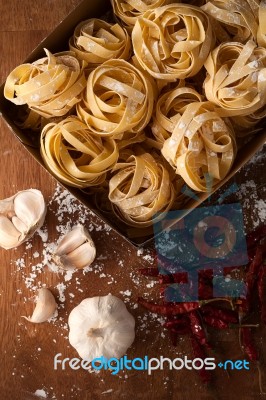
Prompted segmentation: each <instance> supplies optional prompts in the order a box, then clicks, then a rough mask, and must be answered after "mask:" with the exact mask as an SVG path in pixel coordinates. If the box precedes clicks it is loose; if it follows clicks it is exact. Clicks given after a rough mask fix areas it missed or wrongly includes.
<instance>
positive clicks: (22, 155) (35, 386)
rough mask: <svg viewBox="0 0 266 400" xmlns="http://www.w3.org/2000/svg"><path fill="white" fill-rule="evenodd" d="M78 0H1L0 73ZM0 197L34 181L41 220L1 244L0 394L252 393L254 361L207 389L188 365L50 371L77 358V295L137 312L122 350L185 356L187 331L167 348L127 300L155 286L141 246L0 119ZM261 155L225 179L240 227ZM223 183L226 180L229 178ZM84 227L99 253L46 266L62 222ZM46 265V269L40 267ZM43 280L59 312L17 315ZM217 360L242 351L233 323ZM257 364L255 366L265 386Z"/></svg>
mask: <svg viewBox="0 0 266 400" xmlns="http://www.w3.org/2000/svg"><path fill="white" fill-rule="evenodd" d="M79 2H80V0H35V1H32V0H23V1H20V0H10V1H5V0H0V5H1V7H0V50H1V57H2V59H1V71H0V78H1V79H0V80H1V81H4V79H5V77H6V76H7V74H8V72H10V71H11V70H12V69H13V68H14V67H15V66H16V65H18V64H19V63H21V62H22V61H23V59H24V58H25V57H26V56H27V54H28V53H29V52H30V51H31V50H32V49H33V48H34V47H35V46H36V45H37V44H38V43H39V42H40V41H41V40H42V39H43V38H44V37H45V36H46V35H47V34H48V33H49V32H50V31H51V30H52V29H53V27H55V26H56V25H57V24H58V23H59V21H61V20H62V19H63V18H64V17H65V16H66V15H67V13H69V12H70V11H71V10H72V9H73V8H74V7H75V6H76V5H77V4H78V3H79ZM0 123H1V130H0V137H1V145H0V155H1V168H0V181H1V182H2V184H1V186H0V198H6V197H9V196H11V195H12V194H14V193H15V192H17V191H19V190H23V189H26V188H38V189H40V190H42V192H43V194H44V196H45V199H46V201H47V203H49V206H48V214H47V218H46V223H45V226H44V227H43V228H42V230H41V231H40V232H39V234H38V233H37V234H36V235H35V236H34V238H33V239H32V240H30V241H29V242H28V243H26V244H23V245H22V246H20V247H19V248H18V249H15V250H10V251H5V250H2V249H0V260H1V263H0V266H1V268H0V312H1V318H0V344H1V368H0V399H1V400H27V399H35V398H38V396H40V397H39V398H41V396H43V397H45V398H47V399H66V400H69V399H80V400H85V399H88V400H89V399H92V400H97V399H100V398H103V399H105V398H106V399H110V400H111V399H128V400H129V399H132V398H135V399H154V400H163V399H165V400H166V399H173V400H174V399H175V400H188V399H191V398H198V399H204V400H209V399H226V400H231V399H232V400H233V399H241V400H244V399H258V398H262V397H263V398H264V396H260V395H259V390H258V372H257V368H256V365H252V366H251V369H250V370H249V371H230V376H228V374H226V372H224V371H222V370H217V371H215V383H214V385H213V387H212V388H206V387H204V386H203V385H202V384H201V382H200V380H199V378H198V375H197V373H196V372H195V371H194V372H191V371H185V370H182V371H168V369H167V368H165V370H163V371H154V373H153V374H152V375H150V376H148V374H147V372H141V371H122V372H120V373H119V374H118V375H111V374H110V371H101V372H100V373H99V374H96V373H94V372H93V371H91V372H86V371H73V370H71V369H70V368H67V369H66V370H63V371H62V370H57V371H55V370H54V368H53V359H54V356H55V355H56V354H57V353H62V356H63V357H70V358H72V357H76V356H77V353H76V352H75V350H74V349H73V348H72V347H71V346H70V345H69V342H68V329H67V317H68V314H69V312H70V311H71V309H72V308H73V307H74V306H76V305H77V304H78V303H79V302H80V301H81V300H82V299H84V298H86V297H90V296H95V295H106V294H108V293H110V292H111V293H112V294H114V295H117V296H119V297H120V298H122V299H123V300H124V301H126V304H127V305H128V308H129V310H130V311H131V312H132V314H133V315H134V316H135V317H136V325H137V329H136V332H137V335H136V340H135V342H134V345H133V346H132V347H131V348H130V349H129V352H128V356H129V357H130V358H134V357H143V356H145V355H148V356H149V357H159V356H160V355H162V356H164V357H170V358H172V359H173V358H175V357H176V356H177V355H180V356H184V355H186V354H187V355H188V356H190V355H191V348H190V344H189V341H188V340H187V339H182V340H181V341H180V343H179V344H178V346H177V347H176V348H174V347H172V345H171V343H170V341H169V338H168V337H167V336H166V335H165V332H164V331H163V329H162V327H161V323H160V320H159V319H158V318H156V317H151V316H150V315H148V314H147V313H146V312H144V311H143V310H142V309H140V308H137V307H136V305H135V304H136V298H137V296H138V295H142V294H143V293H145V294H147V296H150V297H152V296H153V295H155V294H156V293H157V292H156V290H157V289H156V285H154V287H152V286H153V285H152V284H151V285H149V281H147V279H144V278H140V277H138V274H137V269H138V268H139V267H140V266H141V265H142V266H148V265H150V257H149V250H147V249H145V250H143V252H141V251H138V252H137V251H136V249H135V248H134V247H132V246H130V245H129V244H128V243H126V242H125V241H123V240H122V239H121V238H119V237H118V236H117V235H116V234H115V233H114V232H113V231H110V230H109V229H108V227H106V226H105V225H104V224H103V223H102V222H101V221H100V220H99V219H98V218H96V217H95V216H94V215H92V214H91V213H89V212H88V211H87V210H85V209H84V208H83V207H82V206H81V205H80V204H79V203H78V202H77V201H74V200H73V199H72V198H71V196H69V195H68V193H67V192H66V191H64V190H63V189H62V188H60V187H59V186H58V185H57V183H56V181H55V179H53V178H52V177H51V176H50V175H49V174H48V173H47V172H46V171H44V169H43V168H42V167H40V166H39V165H38V164H37V163H36V162H35V161H34V160H33V158H32V157H31V156H30V155H29V154H28V153H27V151H26V150H25V149H24V148H23V147H22V145H21V144H20V143H19V142H18V141H17V140H16V139H15V137H14V135H13V134H12V133H11V132H10V130H9V129H8V128H7V127H6V125H5V124H4V122H3V121H2V120H1V121H0ZM265 166H266V163H265V157H264V153H263V151H261V152H260V153H259V154H257V155H256V157H255V159H254V160H253V162H252V163H249V165H247V166H246V167H245V168H243V169H242V170H241V171H240V172H239V173H238V174H237V176H236V177H235V178H234V180H233V181H236V182H237V183H238V185H239V187H240V189H239V192H238V193H237V194H235V195H234V196H231V197H230V201H233V200H237V201H240V202H241V203H242V205H243V208H244V220H245V224H246V228H247V230H248V231H249V230H251V229H252V228H253V226H255V225H258V224H259V223H261V222H263V221H265V202H264V201H265V190H264V189H265ZM231 183H232V181H231ZM83 220H85V224H86V226H87V227H88V228H89V229H90V231H91V234H92V237H93V239H94V240H95V243H96V246H97V253H98V257H97V260H96V262H95V263H94V265H93V267H92V270H91V271H87V272H86V273H83V272H82V271H81V272H77V273H75V274H74V275H73V276H72V278H71V279H70V276H69V275H68V274H60V273H55V272H52V271H51V259H50V255H51V252H52V249H53V246H54V242H55V241H56V240H57V239H58V238H59V237H60V236H61V235H62V233H63V232H64V230H65V229H66V228H67V227H69V226H71V224H74V223H76V222H77V221H79V222H83ZM49 265H50V268H49ZM42 284H46V285H47V287H49V288H51V290H52V291H53V293H54V294H55V296H56V298H57V301H58V303H59V304H60V305H59V313H58V317H57V319H56V320H55V321H53V322H50V323H43V324H40V325H34V324H31V323H29V322H27V321H26V320H24V319H22V318H21V316H22V315H30V314H31V312H32V310H33V307H34V303H33V296H34V294H35V292H36V288H37V287H40V286H41V285H42ZM265 332H266V330H265V329H264V328H260V329H258V330H257V332H256V335H255V336H256V342H257V346H258V348H259V351H260V353H261V359H262V361H263V357H264V358H265V355H266V346H265V343H266V342H265V339H266V338H265ZM211 337H212V341H213V343H214V345H215V348H216V353H215V357H217V358H218V359H223V360H224V359H227V358H230V359H238V358H240V359H242V358H243V357H244V356H243V353H242V352H241V349H240V347H239V345H238V334H237V330H234V331H232V330H231V331H223V332H221V333H220V332H219V334H218V333H216V332H211ZM264 370H265V367H262V371H263V375H264V376H263V380H264V389H265V391H266V377H265V375H266V374H264Z"/></svg>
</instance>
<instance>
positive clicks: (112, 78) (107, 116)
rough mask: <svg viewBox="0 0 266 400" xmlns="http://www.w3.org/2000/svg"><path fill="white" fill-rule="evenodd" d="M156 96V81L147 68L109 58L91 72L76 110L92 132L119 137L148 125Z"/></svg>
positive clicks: (138, 130)
mask: <svg viewBox="0 0 266 400" xmlns="http://www.w3.org/2000/svg"><path fill="white" fill-rule="evenodd" d="M155 96H156V84H155V82H154V81H153V79H152V78H151V77H149V76H148V75H146V74H145V72H143V71H140V70H138V69H137V68H135V67H134V66H133V65H131V64H130V63H128V62H127V61H125V60H110V61H106V62H104V63H103V64H102V65H100V66H99V67H97V68H96V69H95V70H94V71H92V72H91V74H90V76H89V78H88V83H87V89H86V90H85V91H84V93H83V98H82V101H81V102H80V103H79V104H78V105H77V114H78V116H79V118H80V119H81V120H82V121H84V122H85V123H86V124H87V126H88V127H89V129H91V130H92V131H93V132H95V133H97V134H99V135H101V136H109V137H114V138H116V139H119V138H121V134H123V133H124V132H127V131H132V132H140V131H142V130H143V129H144V128H145V126H146V125H147V124H148V123H149V121H150V118H151V115H152V111H153V106H154V100H155Z"/></svg>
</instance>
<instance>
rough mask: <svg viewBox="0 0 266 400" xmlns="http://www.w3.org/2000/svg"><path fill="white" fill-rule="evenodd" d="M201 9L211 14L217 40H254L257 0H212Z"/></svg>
mask: <svg viewBox="0 0 266 400" xmlns="http://www.w3.org/2000/svg"><path fill="white" fill-rule="evenodd" d="M201 8H202V10H204V11H205V12H206V13H207V14H209V15H210V16H212V17H213V18H212V26H213V29H214V32H215V35H216V38H217V39H218V41H219V42H230V41H232V42H242V43H246V42H247V41H248V40H256V37H257V32H258V17H259V15H258V14H259V1H256V0H250V1H248V0H245V1H243V0H212V1H207V2H206V4H205V5H203V6H202V7H201Z"/></svg>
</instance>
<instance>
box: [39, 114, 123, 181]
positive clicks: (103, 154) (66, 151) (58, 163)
mask: <svg viewBox="0 0 266 400" xmlns="http://www.w3.org/2000/svg"><path fill="white" fill-rule="evenodd" d="M41 155H42V158H43V161H44V163H45V165H46V166H47V168H48V170H50V171H51V172H52V173H53V174H54V175H55V176H56V177H57V178H58V179H59V180H60V181H61V182H63V183H65V184H67V185H69V186H74V187H79V188H85V187H89V186H96V185H100V184H103V183H104V182H105V178H106V172H107V171H109V170H110V169H112V168H113V167H114V166H115V164H116V162H117V159H118V148H117V145H116V143H115V141H114V140H113V139H110V138H101V137H99V136H95V135H93V134H92V133H91V132H90V131H89V130H88V128H87V126H86V125H85V124H84V123H83V122H81V121H80V120H79V119H78V118H77V117H68V118H66V119H65V120H63V121H61V122H59V123H58V124H56V123H50V124H48V125H46V126H45V127H44V128H43V130H42V133H41Z"/></svg>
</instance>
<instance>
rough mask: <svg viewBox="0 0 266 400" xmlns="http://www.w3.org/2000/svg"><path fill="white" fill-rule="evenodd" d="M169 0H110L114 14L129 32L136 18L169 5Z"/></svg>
mask: <svg viewBox="0 0 266 400" xmlns="http://www.w3.org/2000/svg"><path fill="white" fill-rule="evenodd" d="M170 2H171V0H111V3H112V6H113V11H114V14H115V15H117V17H119V18H120V19H121V20H122V21H123V22H124V24H125V25H126V27H127V28H128V29H129V30H131V29H132V28H133V26H134V25H135V23H136V22H137V19H138V17H140V16H141V15H142V14H144V13H145V11H148V10H155V9H156V8H158V7H161V6H164V5H165V4H168V3H170Z"/></svg>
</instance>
